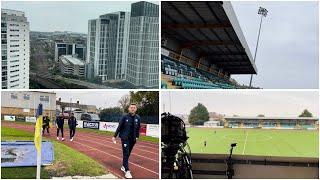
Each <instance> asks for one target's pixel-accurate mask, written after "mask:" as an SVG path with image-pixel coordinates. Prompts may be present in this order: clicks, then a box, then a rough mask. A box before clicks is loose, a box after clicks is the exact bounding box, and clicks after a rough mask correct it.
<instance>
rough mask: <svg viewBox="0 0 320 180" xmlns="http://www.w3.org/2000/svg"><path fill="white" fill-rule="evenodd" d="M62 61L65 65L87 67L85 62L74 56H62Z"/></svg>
mask: <svg viewBox="0 0 320 180" xmlns="http://www.w3.org/2000/svg"><path fill="white" fill-rule="evenodd" d="M60 60H61V61H63V63H64V64H73V65H79V66H84V65H85V64H84V61H82V60H80V59H78V58H76V57H75V56H72V55H62V56H60Z"/></svg>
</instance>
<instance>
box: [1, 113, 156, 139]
mask: <svg viewBox="0 0 320 180" xmlns="http://www.w3.org/2000/svg"><path fill="white" fill-rule="evenodd" d="M3 119H4V120H5V121H16V117H15V116H10V115H5V116H4V118H3ZM25 122H31V123H35V122H36V118H35V117H25ZM51 123H52V121H51ZM77 123H78V126H77V128H85V129H96V130H99V131H110V132H115V131H116V130H117V128H118V122H104V121H81V120H77ZM140 134H141V135H144V136H151V137H159V125H158V124H141V127H140Z"/></svg>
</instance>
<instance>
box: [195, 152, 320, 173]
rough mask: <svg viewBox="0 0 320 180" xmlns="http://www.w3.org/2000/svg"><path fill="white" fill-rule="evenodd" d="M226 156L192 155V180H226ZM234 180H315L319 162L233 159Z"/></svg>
mask: <svg viewBox="0 0 320 180" xmlns="http://www.w3.org/2000/svg"><path fill="white" fill-rule="evenodd" d="M227 157H228V154H192V169H193V175H194V178H203V179H214V178H220V179H222V178H226V175H225V171H226V169H227V165H226V161H225V160H226V159H227ZM232 157H233V160H234V171H235V175H234V177H233V178H235V179H266V178H267V179H319V159H318V158H300V157H294V158H291V157H269V156H249V155H233V156H232Z"/></svg>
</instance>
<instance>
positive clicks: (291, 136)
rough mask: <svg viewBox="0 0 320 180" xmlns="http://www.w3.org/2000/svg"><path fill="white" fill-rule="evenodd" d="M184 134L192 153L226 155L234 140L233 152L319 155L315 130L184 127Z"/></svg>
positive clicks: (301, 155) (298, 155) (265, 154)
mask: <svg viewBox="0 0 320 180" xmlns="http://www.w3.org/2000/svg"><path fill="white" fill-rule="evenodd" d="M187 135H188V136H189V140H188V143H189V145H190V148H191V152H192V153H205V154H228V153H229V149H230V144H231V143H234V142H236V143H237V147H235V149H234V154H244V155H259V156H285V157H319V133H318V131H317V130H267V129H213V128H187ZM204 141H206V142H207V146H206V147H204Z"/></svg>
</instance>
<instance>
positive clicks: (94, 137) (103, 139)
mask: <svg viewBox="0 0 320 180" xmlns="http://www.w3.org/2000/svg"><path fill="white" fill-rule="evenodd" d="M77 136H79V135H77V134H76V135H75V137H77ZM81 136H85V135H82V134H81V135H80V137H81ZM86 137H87V138H88V137H90V138H92V139H99V140H102V141H104V142H107V143H111V144H113V143H112V142H111V138H108V139H105V138H101V137H97V136H92V135H86ZM109 139H110V142H109ZM137 145H138V143H137ZM139 147H142V146H141V145H139V146H136V148H135V149H137V150H140V151H144V152H148V153H151V154H157V155H158V153H155V152H154V151H149V150H145V149H141V148H139ZM155 150H157V151H158V150H159V149H155Z"/></svg>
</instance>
